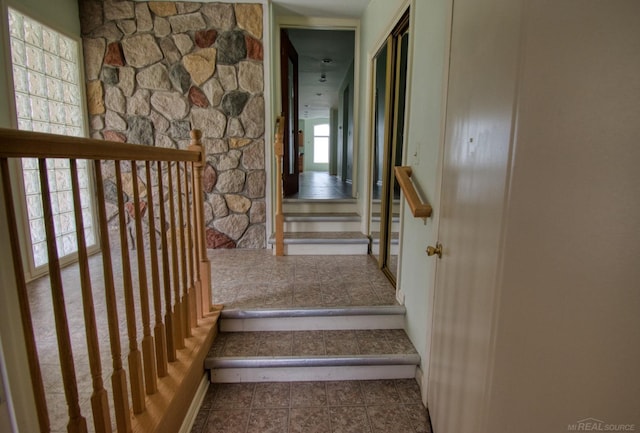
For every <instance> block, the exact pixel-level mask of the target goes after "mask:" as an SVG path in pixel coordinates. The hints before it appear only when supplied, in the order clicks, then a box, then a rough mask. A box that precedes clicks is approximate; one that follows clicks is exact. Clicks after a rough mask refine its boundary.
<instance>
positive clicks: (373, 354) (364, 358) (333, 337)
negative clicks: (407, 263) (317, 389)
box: [204, 329, 420, 382]
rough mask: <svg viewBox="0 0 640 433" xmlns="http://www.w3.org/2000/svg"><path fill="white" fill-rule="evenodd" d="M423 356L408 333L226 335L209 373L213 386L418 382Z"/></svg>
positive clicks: (207, 362) (211, 354)
mask: <svg viewBox="0 0 640 433" xmlns="http://www.w3.org/2000/svg"><path fill="white" fill-rule="evenodd" d="M419 363H420V356H419V355H418V354H417V351H416V350H415V348H414V347H413V345H412V344H411V341H410V340H409V338H408V337H407V335H406V333H405V332H404V331H403V330H400V329H394V330H381V329H374V330H358V331H353V330H339V331H298V332H296V331H285V332H242V333H221V334H219V336H218V338H217V339H216V341H215V342H214V344H213V346H212V348H211V350H210V352H209V354H208V356H207V359H206V360H205V363H204V364H205V368H207V369H210V370H211V381H212V382H261V381H301V380H305V381H308V380H366V379H382V378H384V379H400V378H412V377H414V375H415V368H416V366H417V365H418V364H419Z"/></svg>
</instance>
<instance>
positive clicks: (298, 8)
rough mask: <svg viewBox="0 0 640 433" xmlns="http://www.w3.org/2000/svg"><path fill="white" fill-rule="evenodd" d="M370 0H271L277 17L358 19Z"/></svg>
mask: <svg viewBox="0 0 640 433" xmlns="http://www.w3.org/2000/svg"><path fill="white" fill-rule="evenodd" d="M370 1H371V0H273V4H274V5H275V6H276V13H277V15H294V16H295V15H298V16H309V17H325V18H360V17H361V16H362V13H363V12H364V10H365V9H366V8H367V5H368V4H369V2H370Z"/></svg>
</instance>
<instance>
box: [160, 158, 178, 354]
mask: <svg viewBox="0 0 640 433" xmlns="http://www.w3.org/2000/svg"><path fill="white" fill-rule="evenodd" d="M169 165H170V164H169V163H167V166H169ZM158 196H159V197H160V198H159V200H160V233H161V236H160V242H161V247H162V280H163V286H164V306H165V315H164V326H165V334H166V336H167V338H166V340H167V360H168V361H169V362H173V361H175V360H176V359H177V358H176V344H175V335H174V332H173V329H174V324H173V313H172V312H171V269H170V268H169V245H168V242H167V219H166V217H165V209H164V187H163V186H162V163H161V162H160V161H158Z"/></svg>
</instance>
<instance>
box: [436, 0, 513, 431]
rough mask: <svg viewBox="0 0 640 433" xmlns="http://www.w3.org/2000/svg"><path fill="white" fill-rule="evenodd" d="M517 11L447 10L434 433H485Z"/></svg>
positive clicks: (488, 4)
mask: <svg viewBox="0 0 640 433" xmlns="http://www.w3.org/2000/svg"><path fill="white" fill-rule="evenodd" d="M520 3H521V2H520V1H516V0H486V1H483V2H477V1H476V0H456V1H455V2H454V10H453V24H452V26H453V27H452V33H451V35H452V36H451V37H452V40H451V59H450V71H449V83H448V89H449V90H448V95H447V117H446V130H445V152H444V161H443V163H444V165H443V180H442V194H441V203H440V209H439V217H440V225H439V240H440V242H441V243H442V244H443V256H442V259H441V260H439V262H438V266H437V278H436V290H435V301H434V303H435V304H434V319H433V330H432V341H433V343H432V344H433V345H432V350H431V354H430V367H429V388H428V396H427V399H428V401H427V403H428V407H429V412H430V415H431V420H432V424H433V427H434V431H435V432H437V433H472V432H473V433H481V432H482V431H483V422H484V420H483V417H484V414H485V412H486V411H485V407H484V404H485V401H486V390H487V388H488V387H487V383H488V381H489V380H490V368H491V365H492V362H491V355H492V350H491V337H492V335H493V329H492V327H493V321H494V318H495V310H496V308H495V304H496V303H495V300H496V297H497V294H496V286H497V284H496V275H497V270H498V257H499V251H500V235H501V230H502V215H503V207H504V204H505V191H506V185H507V178H508V163H509V158H510V156H509V152H510V143H511V122H512V119H513V105H514V103H513V102H514V98H515V87H516V86H515V80H516V76H517V61H518V35H519V16H520V11H519V8H520ZM496 11H500V13H499V14H498V13H496Z"/></svg>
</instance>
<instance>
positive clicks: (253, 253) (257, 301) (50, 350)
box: [28, 250, 396, 433]
mask: <svg viewBox="0 0 640 433" xmlns="http://www.w3.org/2000/svg"><path fill="white" fill-rule="evenodd" d="M209 253H210V259H211V262H212V269H213V271H212V281H213V293H214V302H216V303H223V304H225V308H249V307H254V308H262V307H264V308H276V307H278V308H287V307H313V306H325V307H326V306H349V305H394V304H396V300H395V291H394V289H393V287H392V286H391V285H390V283H389V282H388V280H387V279H386V277H385V276H384V275H383V274H382V273H381V272H380V271H379V270H378V268H377V265H376V262H375V260H374V259H373V258H371V257H368V256H337V257H331V256H297V257H292V256H289V257H275V256H273V255H272V252H271V251H270V250H227V251H221V250H217V251H210V252H209ZM113 260H114V273H115V280H116V288H117V290H116V298H117V304H118V315H119V319H120V321H121V323H122V326H121V329H120V331H121V336H120V337H121V344H122V351H123V353H122V359H123V361H124V367H125V370H126V369H127V362H126V356H127V353H128V351H127V350H126V349H127V341H128V339H127V334H126V326H124V323H125V313H124V310H125V308H124V294H123V292H122V276H121V272H120V270H121V263H120V258H119V255H117V254H114V257H113ZM147 260H148V255H147ZM131 265H132V271H133V276H134V278H133V281H132V282H133V286H134V293H135V301H134V303H135V309H136V317H138V318H140V302H139V291H138V281H137V270H136V261H135V258H133V256H132V259H131ZM90 268H91V276H92V286H93V293H94V301H95V306H96V316H97V321H98V323H97V329H98V337H99V340H100V355H101V358H102V368H103V371H102V378H103V381H104V385H105V388H106V389H107V393H108V395H109V396H111V384H110V376H111V372H112V368H111V367H112V359H111V352H110V347H109V343H108V342H109V338H108V327H107V323H106V319H105V318H106V314H105V311H106V304H105V297H104V280H103V277H102V262H101V256H100V255H96V256H93V257H91V259H90ZM62 279H63V284H64V294H65V303H66V305H67V314H68V317H69V324H70V329H71V343H72V346H73V357H74V359H75V365H76V374H77V380H78V392H79V397H80V406H81V411H82V414H83V415H84V416H85V417H86V418H87V424H88V426H89V431H93V422H92V414H91V406H90V396H91V390H92V385H91V384H92V381H91V374H90V371H89V362H88V354H87V349H86V347H87V346H86V340H85V335H84V318H83V315H82V297H81V294H80V287H79V285H78V282H79V272H78V267H77V266H69V267H67V268H65V269H63V271H62ZM28 293H29V300H30V304H31V312H32V318H33V326H34V330H35V335H36V343H37V350H38V354H39V358H40V363H41V366H42V371H43V379H44V383H45V391H46V394H47V395H46V397H47V404H48V408H49V414H50V419H51V424H52V425H51V431H52V432H53V433H58V432H60V433H61V432H65V431H66V423H67V420H68V416H67V405H66V403H65V399H64V393H63V387H62V379H61V374H60V361H59V358H58V353H57V341H56V334H55V325H54V321H53V314H52V307H51V305H52V301H51V291H50V286H49V280H48V278H47V277H44V278H41V279H38V280H35V281H33V282H31V283H29V286H28ZM162 311H164V305H163V307H162ZM154 321H155V316H154V314H153V309H152V310H151V323H154ZM137 334H138V335H137V338H138V342H140V341H141V338H142V326H140V324H138V327H137ZM292 338H293V337H292ZM347 340H348V339H342V341H347ZM345 344H346V343H345ZM325 350H326V351H331V350H333V349H331V348H330V347H329V346H327V347H326V348H325ZM111 418H112V421H113V420H115V418H114V416H113V413H112V417H111ZM214 431H215V430H214ZM337 431H340V430H337ZM347 431H348V430H347ZM365 431H367V430H365Z"/></svg>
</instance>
